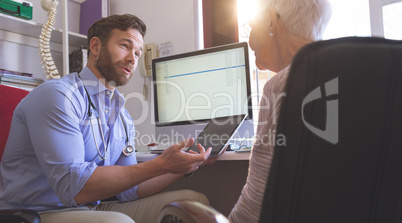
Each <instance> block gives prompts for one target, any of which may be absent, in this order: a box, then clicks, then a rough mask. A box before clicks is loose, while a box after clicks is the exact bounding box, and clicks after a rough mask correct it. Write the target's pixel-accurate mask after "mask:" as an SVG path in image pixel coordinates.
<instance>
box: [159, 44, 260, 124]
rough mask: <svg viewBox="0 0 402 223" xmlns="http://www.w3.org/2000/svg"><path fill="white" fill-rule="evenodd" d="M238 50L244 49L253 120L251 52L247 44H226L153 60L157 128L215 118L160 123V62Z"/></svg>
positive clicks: (248, 93)
mask: <svg viewBox="0 0 402 223" xmlns="http://www.w3.org/2000/svg"><path fill="white" fill-rule="evenodd" d="M236 48H243V49H244V53H245V55H244V56H245V69H246V84H247V104H248V106H247V111H248V114H247V118H246V119H247V120H249V119H252V118H253V112H252V97H251V80H250V78H251V75H250V62H249V52H248V44H247V42H240V43H232V44H226V45H221V46H216V47H211V48H206V49H201V50H196V51H191V52H187V53H181V54H175V55H170V56H165V57H158V58H155V59H153V60H152V82H153V93H154V95H153V99H154V118H155V125H156V126H157V127H162V126H175V125H190V124H201V123H207V122H209V121H210V120H211V119H212V118H213V117H211V118H208V119H197V120H186V121H175V122H160V121H159V113H158V94H157V93H158V89H157V84H156V72H155V65H156V63H159V62H164V61H169V60H176V59H180V58H184V57H190V56H196V55H202V54H208V53H213V52H218V51H223V50H229V49H236Z"/></svg>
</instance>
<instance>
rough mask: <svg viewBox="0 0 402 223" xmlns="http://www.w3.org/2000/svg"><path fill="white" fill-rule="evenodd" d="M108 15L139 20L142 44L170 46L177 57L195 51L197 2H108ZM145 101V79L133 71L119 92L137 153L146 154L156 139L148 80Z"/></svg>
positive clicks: (149, 79) (154, 0) (187, 0)
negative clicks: (129, 118) (132, 122)
mask: <svg viewBox="0 0 402 223" xmlns="http://www.w3.org/2000/svg"><path fill="white" fill-rule="evenodd" d="M110 13H111V14H124V13H130V14H134V15H136V16H138V17H139V18H141V19H142V20H143V21H144V22H145V24H146V25H147V34H146V36H145V43H151V42H153V43H155V44H156V45H159V44H162V43H166V42H171V43H172V44H173V50H172V54H178V53H183V52H188V51H193V50H196V49H197V46H198V42H197V38H196V36H197V27H196V26H197V22H198V21H197V0H169V1H161V0H147V1H144V0H118V1H111V5H110ZM146 82H147V83H148V84H149V86H150V87H149V90H148V95H149V97H148V100H147V101H144V100H143V99H142V96H141V95H142V91H143V84H144V78H142V77H141V76H140V74H139V69H138V68H137V70H136V71H135V75H134V77H133V78H132V79H131V80H130V82H129V83H128V84H127V85H126V86H124V87H121V88H119V90H120V92H122V93H124V94H125V96H126V98H127V103H126V108H127V109H128V111H129V112H130V114H131V115H132V117H133V119H134V120H135V125H136V130H137V142H136V149H139V150H145V149H146V146H145V145H146V144H147V143H149V142H150V140H151V137H155V135H156V134H155V125H154V123H153V119H154V118H153V105H152V104H153V100H152V93H151V90H152V88H151V78H147V79H146Z"/></svg>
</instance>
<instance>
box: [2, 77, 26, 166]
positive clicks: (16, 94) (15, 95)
mask: <svg viewBox="0 0 402 223" xmlns="http://www.w3.org/2000/svg"><path fill="white" fill-rule="evenodd" d="M28 93H29V92H28V91H26V90H22V89H18V88H14V87H9V86H5V85H0V159H1V157H2V156H3V152H4V147H5V146H6V142H7V138H8V133H9V131H10V125H11V119H12V117H13V113H14V109H15V107H16V106H17V105H18V103H20V101H21V100H22V99H23V98H24V97H25V96H26V95H27V94H28Z"/></svg>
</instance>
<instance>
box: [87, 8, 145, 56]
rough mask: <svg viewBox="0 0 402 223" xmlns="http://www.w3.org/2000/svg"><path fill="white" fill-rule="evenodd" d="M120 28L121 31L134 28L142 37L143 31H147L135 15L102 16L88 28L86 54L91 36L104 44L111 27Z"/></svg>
mask: <svg viewBox="0 0 402 223" xmlns="http://www.w3.org/2000/svg"><path fill="white" fill-rule="evenodd" d="M115 28H117V29H120V30H122V31H127V30H129V29H136V30H138V32H140V33H141V35H142V37H143V38H144V36H145V33H146V31H147V27H146V25H145V23H144V22H143V21H142V20H141V19H140V18H138V17H137V16H135V15H131V14H124V15H111V16H108V17H105V18H102V19H100V20H98V21H96V22H95V23H94V24H92V26H91V27H89V29H88V35H87V48H88V56H89V53H90V48H89V44H90V42H91V39H92V38H93V37H95V36H96V37H98V38H99V39H100V41H101V43H102V45H105V44H106V43H107V42H108V40H109V37H110V33H111V32H112V30H113V29H115Z"/></svg>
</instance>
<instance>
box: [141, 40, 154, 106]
mask: <svg viewBox="0 0 402 223" xmlns="http://www.w3.org/2000/svg"><path fill="white" fill-rule="evenodd" d="M156 57H158V51H157V49H156V46H155V44H154V43H148V44H145V49H144V54H143V56H141V57H140V61H139V66H140V74H141V76H142V77H144V86H143V96H144V100H147V97H148V84H147V82H146V78H147V77H151V76H152V59H154V58H156Z"/></svg>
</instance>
